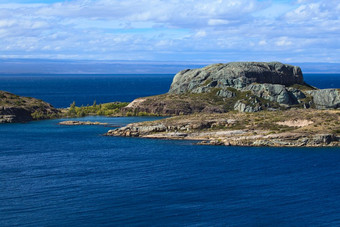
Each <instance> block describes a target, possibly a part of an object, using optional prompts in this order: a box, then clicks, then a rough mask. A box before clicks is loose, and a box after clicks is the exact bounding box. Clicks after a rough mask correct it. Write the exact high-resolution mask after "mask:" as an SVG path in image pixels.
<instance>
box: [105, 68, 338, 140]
mask: <svg viewBox="0 0 340 227" xmlns="http://www.w3.org/2000/svg"><path fill="white" fill-rule="evenodd" d="M339 108H340V90H339V89H317V88H315V87H313V86H311V85H308V84H306V83H305V82H304V79H303V74H302V71H301V69H300V67H297V66H292V65H287V64H282V63H279V62H232V63H227V64H213V65H209V66H206V67H204V68H201V69H191V70H190V69H187V70H183V71H181V72H179V73H177V74H176V75H175V77H174V79H173V82H172V84H171V87H170V90H169V92H168V93H167V94H163V95H157V96H152V97H144V98H138V99H136V100H134V101H133V102H131V103H130V104H129V105H127V106H126V107H124V108H122V112H125V113H126V112H129V113H139V112H143V113H149V114H158V115H178V116H174V117H170V118H167V119H162V120H160V121H153V122H142V123H133V124H129V125H127V126H125V127H121V128H118V129H114V130H109V131H108V133H107V134H106V135H109V136H133V137H143V138H162V139H188V140H199V141H200V144H213V145H239V146H339V142H340V138H339V134H340V123H339V122H340V110H339Z"/></svg>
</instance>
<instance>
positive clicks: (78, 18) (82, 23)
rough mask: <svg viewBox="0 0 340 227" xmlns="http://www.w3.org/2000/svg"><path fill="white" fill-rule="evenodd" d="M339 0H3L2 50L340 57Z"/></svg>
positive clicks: (15, 53) (197, 58) (159, 57)
mask: <svg viewBox="0 0 340 227" xmlns="http://www.w3.org/2000/svg"><path fill="white" fill-rule="evenodd" d="M339 37H340V1H338V0H276V1H275V0H210V1H206V0H68V1H58V0H50V1H48V0H45V1H42V0H41V1H39V0H27V1H25V0H11V1H9V0H8V1H5V0H0V40H1V45H0V58H3V59H8V58H31V59H71V60H136V61H140V60H143V61H144V60H147V61H188V62H207V63H210V62H229V61H282V62H333V63H339V62H340V54H339V53H340V41H339Z"/></svg>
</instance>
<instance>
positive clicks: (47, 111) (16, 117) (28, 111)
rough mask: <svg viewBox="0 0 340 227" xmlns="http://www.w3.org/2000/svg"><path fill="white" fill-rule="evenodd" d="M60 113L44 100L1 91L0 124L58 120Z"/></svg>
mask: <svg viewBox="0 0 340 227" xmlns="http://www.w3.org/2000/svg"><path fill="white" fill-rule="evenodd" d="M59 113H60V111H59V110H58V109H56V108H54V107H53V106H52V105H51V104H49V103H46V102H44V101H42V100H39V99H35V98H30V97H22V96H18V95H15V94H12V93H9V92H5V91H0V123H16V122H27V121H32V120H43V119H50V118H56V117H58V116H59Z"/></svg>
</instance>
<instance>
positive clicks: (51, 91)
mask: <svg viewBox="0 0 340 227" xmlns="http://www.w3.org/2000/svg"><path fill="white" fill-rule="evenodd" d="M173 76H174V75H168V74H165V75H163V74H161V75H157V74H156V75H155V74H149V75H142V76H141V75H76V74H75V75H20V74H19V75H16V74H14V75H1V74H0V90H4V91H8V92H12V93H14V94H17V95H23V96H28V97H34V98H39V99H42V100H44V101H46V102H48V103H51V104H52V105H53V106H55V107H58V108H59V107H68V106H70V104H71V103H72V102H73V101H75V102H76V105H77V106H81V105H84V106H86V105H87V104H89V105H92V104H93V102H94V100H96V102H97V103H106V102H114V101H121V102H131V101H132V100H134V99H135V98H138V97H145V96H151V95H158V94H164V93H166V92H168V90H169V87H170V84H171V81H172V78H173Z"/></svg>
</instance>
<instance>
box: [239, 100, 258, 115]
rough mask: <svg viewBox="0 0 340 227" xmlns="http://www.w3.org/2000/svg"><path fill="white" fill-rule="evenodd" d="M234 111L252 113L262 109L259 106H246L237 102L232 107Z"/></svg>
mask: <svg viewBox="0 0 340 227" xmlns="http://www.w3.org/2000/svg"><path fill="white" fill-rule="evenodd" d="M234 110H237V111H239V112H246V113H253V112H258V111H260V110H262V107H261V106H260V105H255V106H254V105H249V104H248V105H247V104H245V103H244V102H242V101H240V100H238V101H237V102H236V103H235V105H234Z"/></svg>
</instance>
